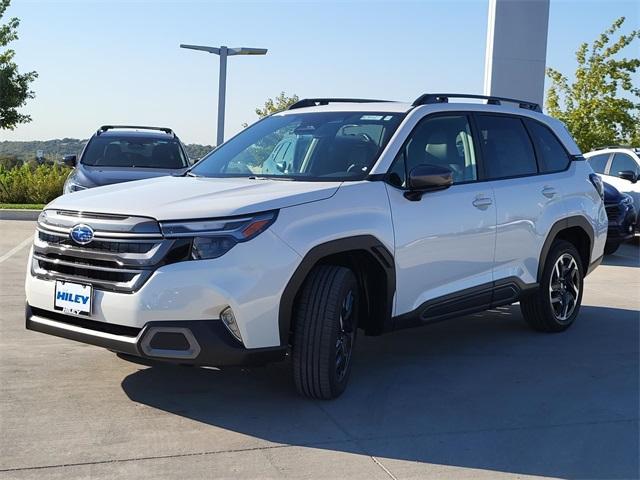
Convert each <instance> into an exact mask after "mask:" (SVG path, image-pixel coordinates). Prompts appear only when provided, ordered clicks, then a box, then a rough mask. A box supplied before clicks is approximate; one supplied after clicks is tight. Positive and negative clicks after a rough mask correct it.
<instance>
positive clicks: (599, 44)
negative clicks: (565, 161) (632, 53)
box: [546, 17, 640, 152]
mask: <svg viewBox="0 0 640 480" xmlns="http://www.w3.org/2000/svg"><path fill="white" fill-rule="evenodd" d="M624 21H625V18H624V17H620V18H618V19H617V20H616V21H615V22H613V24H612V25H611V27H609V28H608V29H607V30H605V32H604V33H602V34H601V35H600V36H599V37H598V38H597V39H596V40H595V41H594V42H593V43H592V44H591V45H589V44H588V43H583V44H582V45H580V48H578V50H577V51H576V59H577V61H578V67H577V69H576V72H575V79H574V81H573V83H570V82H569V80H568V78H567V77H566V76H565V75H563V74H562V73H560V72H559V71H557V70H555V69H553V68H548V69H547V76H548V77H549V78H550V79H551V86H550V87H549V89H548V90H547V103H546V108H547V112H548V113H549V115H551V116H554V117H556V118H558V119H560V120H562V121H563V122H564V123H565V124H566V125H567V128H568V129H569V131H570V132H571V134H572V135H573V137H574V138H575V140H576V142H577V143H578V145H579V146H580V148H581V149H582V150H583V151H585V152H586V151H589V150H592V149H593V148H595V147H598V146H602V145H615V144H621V143H629V142H632V141H638V139H639V137H640V132H639V131H638V128H639V126H638V120H640V103H637V102H636V101H635V100H637V98H639V97H640V88H638V86H637V85H634V84H633V77H632V74H633V73H635V72H636V69H637V68H638V67H640V59H638V58H626V57H621V56H620V55H619V54H620V52H621V51H622V50H623V49H625V48H626V47H628V46H629V45H631V43H632V42H634V41H635V40H637V39H638V38H640V30H633V31H632V32H630V33H629V34H627V35H619V37H618V39H617V40H615V41H614V40H613V38H612V37H614V36H615V35H617V34H619V30H620V28H621V27H622V24H623V23H624ZM636 52H637V50H636Z"/></svg>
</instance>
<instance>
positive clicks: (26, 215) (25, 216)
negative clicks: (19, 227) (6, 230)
mask: <svg viewBox="0 0 640 480" xmlns="http://www.w3.org/2000/svg"><path fill="white" fill-rule="evenodd" d="M41 211H42V210H22V209H19V208H7V209H0V220H27V221H35V220H37V219H38V215H40V212H41Z"/></svg>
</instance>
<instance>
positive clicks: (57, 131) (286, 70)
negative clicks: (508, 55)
mask: <svg viewBox="0 0 640 480" xmlns="http://www.w3.org/2000/svg"><path fill="white" fill-rule="evenodd" d="M514 1H516V0H514ZM487 11H488V0H469V1H461V0H449V1H446V0H440V1H435V0H433V1H430V0H422V1H411V2H409V1H392V0H387V1H384V2H382V1H380V2H378V1H356V0H351V1H328V0H326V1H322V2H317V1H316V2H311V1H304V0H298V1H297V2H281V1H261V2H245V1H234V2H221V1H178V0H172V1H167V0H154V1H151V0H148V1H114V0H111V1H97V0H76V1H65V2H63V1H55V0H49V1H32V0H12V3H11V5H10V7H9V8H8V10H7V12H6V13H5V19H4V21H6V18H9V17H13V16H16V17H18V18H19V19H20V22H21V23H20V28H19V36H20V38H19V40H17V41H15V42H13V43H12V44H11V45H10V46H11V48H13V49H14V50H15V51H16V58H15V60H16V62H17V63H18V65H19V68H20V70H21V71H23V72H26V71H30V70H36V71H37V72H38V74H39V77H38V79H37V80H36V81H35V82H34V83H33V90H34V91H35V93H36V98H35V99H33V100H30V101H29V102H28V104H27V106H26V107H25V108H23V109H22V112H23V113H27V114H30V115H31V116H32V118H33V121H32V122H31V123H28V124H25V125H20V126H18V127H16V129H15V130H13V131H7V130H1V131H0V141H1V140H46V139H52V138H63V137H73V138H88V137H89V136H90V135H91V134H92V133H93V132H94V131H95V130H96V129H97V128H98V127H99V126H100V125H104V124H137V125H154V126H168V127H171V128H173V129H174V130H175V131H176V133H177V134H178V136H179V137H180V138H181V139H182V140H183V141H184V142H185V143H202V144H214V143H215V134H216V117H217V114H216V109H217V92H218V57H217V56H215V55H211V54H208V53H204V52H196V51H190V50H184V49H180V48H179V45H180V44H181V43H187V44H199V45H214V46H220V45H227V46H229V47H260V48H268V49H269V52H268V54H267V55H266V56H236V57H231V58H229V63H228V77H227V81H228V83H227V115H226V129H225V133H226V137H227V138H228V137H229V136H230V135H233V134H234V133H237V132H238V131H239V130H240V129H241V128H242V124H243V123H244V122H248V123H251V122H253V121H255V120H256V115H255V112H254V110H255V108H256V107H259V106H262V104H263V103H264V101H265V100H266V99H267V98H270V97H274V96H276V95H278V94H279V93H280V92H281V91H285V92H286V93H287V94H293V93H295V94H297V95H298V96H300V97H301V98H303V97H325V96H327V97H364V98H385V99H393V100H403V101H413V100H414V99H415V98H416V97H418V96H419V95H420V94H421V93H424V92H428V91H431V92H435V91H447V92H465V93H482V90H483V78H484V57H485V45H486V28H487ZM619 16H625V17H627V21H626V23H625V27H624V30H625V31H629V30H631V29H632V28H638V27H639V26H640V1H638V0H627V1H616V0H611V1H607V0H599V1H595V0H592V1H589V0H582V1H569V0H551V7H550V18H549V37H548V44H547V65H548V66H552V67H554V68H556V69H559V70H560V71H562V72H565V73H569V74H570V73H572V72H573V71H574V69H575V54H574V52H575V50H576V48H577V47H578V45H579V44H580V43H582V42H590V41H592V40H593V39H595V38H596V36H597V35H599V34H600V33H601V32H602V31H603V30H604V29H605V28H607V27H608V26H609V25H610V24H611V23H612V22H613V20H615V19H616V18H617V17H619ZM632 53H633V52H632ZM636 54H637V48H636Z"/></svg>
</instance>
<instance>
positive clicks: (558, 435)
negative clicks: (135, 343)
mask: <svg viewBox="0 0 640 480" xmlns="http://www.w3.org/2000/svg"><path fill="white" fill-rule="evenodd" d="M639 316H640V315H639V313H638V312H637V311H631V310H621V309H614V308H604V307H593V306H583V307H582V310H581V313H580V316H579V318H578V321H577V323H576V325H574V326H573V328H571V329H570V330H569V331H567V332H565V333H563V334H555V335H546V334H540V333H535V332H533V331H531V330H529V329H528V328H527V327H526V326H525V325H524V322H523V321H522V318H521V315H520V311H519V308H518V307H517V305H516V306H511V307H503V308H500V309H496V310H492V311H489V312H484V313H482V314H476V315H472V316H467V317H463V318H460V319H456V320H451V321H449V322H445V323H442V324H436V325H432V326H430V327H425V328H422V329H418V330H406V331H401V332H396V333H393V334H390V335H387V336H383V337H364V336H362V337H360V338H359V339H358V342H359V343H358V351H357V356H356V358H355V364H354V370H353V372H352V377H351V384H350V386H349V388H348V389H347V392H346V393H345V394H344V395H343V396H342V397H341V398H339V399H337V400H335V401H331V402H318V401H310V400H306V399H304V398H301V397H299V396H297V394H296V393H295V391H294V389H293V386H292V382H291V378H290V372H289V367H290V366H289V364H288V363H282V364H277V365H273V366H269V367H264V368H258V369H253V370H240V369H229V370H224V371H223V370H212V369H196V368H186V367H157V368H146V369H141V370H139V371H137V372H136V373H134V374H131V375H130V376H128V377H127V378H125V379H124V381H123V382H122V387H123V389H124V391H125V392H126V394H127V395H128V396H129V397H130V398H131V399H132V400H134V401H136V402H140V403H143V404H146V405H149V406H152V407H155V408H158V409H161V410H164V411H167V412H170V413H173V414H176V415H181V416H184V417H187V418H190V419H193V420H195V421H198V422H203V423H206V424H209V425H212V426H215V427H219V428H223V429H227V430H230V431H235V432H239V433H241V434H245V435H250V436H253V437H256V438H260V439H264V440H267V441H270V442H275V443H280V444H285V445H311V446H313V447H314V448H326V449H330V450H339V451H346V452H354V453H366V454H368V455H373V456H376V457H381V458H383V459H389V460H383V461H385V462H387V461H390V462H392V461H393V459H399V460H409V461H414V462H426V463H433V464H443V465H452V466H460V467H469V468H476V469H484V470H491V471H501V472H511V473H516V474H532V475H548V476H557V477H564V478H637V476H638V473H639V472H638V468H639V467H638V455H637V453H638V449H639V440H638V439H639V436H640V435H639V427H638V405H639V385H638V382H639V376H640V375H639V374H640V372H639V356H638V335H639V328H638V327H639V324H640V320H639ZM390 468H391V470H392V471H393V466H391V467H390Z"/></svg>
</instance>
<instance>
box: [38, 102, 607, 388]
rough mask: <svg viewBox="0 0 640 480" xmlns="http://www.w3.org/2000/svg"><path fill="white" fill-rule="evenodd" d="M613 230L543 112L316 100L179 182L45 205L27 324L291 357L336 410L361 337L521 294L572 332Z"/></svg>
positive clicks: (120, 348) (196, 358) (218, 351)
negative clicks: (587, 284) (591, 276)
mask: <svg viewBox="0 0 640 480" xmlns="http://www.w3.org/2000/svg"><path fill="white" fill-rule="evenodd" d="M458 97H471V98H482V99H484V100H485V101H486V103H449V99H450V98H458ZM514 102H515V105H512V106H508V105H507V104H508V103H514ZM606 234H607V216H606V213H605V210H604V206H603V201H602V184H601V182H600V180H599V178H598V177H597V175H595V174H594V173H593V171H592V170H591V168H590V167H589V164H588V163H587V162H586V161H584V158H583V157H582V155H581V153H580V150H579V149H578V147H577V146H576V144H575V142H574V141H573V140H572V138H571V137H570V135H569V134H568V132H567V130H566V129H565V127H564V126H563V125H562V124H561V123H560V122H559V121H557V120H554V119H553V118H549V117H547V116H545V115H543V114H541V113H540V108H539V107H538V106H537V105H535V104H532V103H528V102H523V101H517V100H512V99H503V98H498V97H480V96H473V95H454V94H425V95H422V96H421V97H420V98H418V99H417V100H416V101H415V102H413V103H412V104H406V103H398V102H384V101H377V100H358V99H307V100H301V101H299V102H298V103H296V104H295V105H293V106H292V107H291V108H290V109H289V110H287V111H285V112H281V113H277V114H274V115H271V116H269V117H267V118H265V119H263V120H260V121H259V122H257V123H256V124H254V125H252V126H251V127H249V128H247V129H245V130H244V131H242V132H241V133H239V134H238V135H236V136H235V137H233V138H232V139H230V140H229V141H227V142H226V143H224V144H222V145H221V146H220V147H218V148H216V149H215V150H214V151H213V152H211V153H210V154H209V155H208V156H206V157H205V158H204V159H202V160H201V161H200V162H198V163H197V164H196V165H195V166H193V167H192V168H191V169H190V170H189V171H188V173H186V174H185V175H184V176H180V177H163V178H153V179H147V180H141V181H136V182H130V183H126V184H121V185H113V186H104V187H99V188H95V189H91V190H85V191H80V192H75V193H71V194H68V195H64V196H62V197H60V198H58V199H56V200H54V201H53V202H52V203H50V204H49V205H47V206H46V208H45V209H44V211H43V212H42V214H41V216H40V218H39V220H38V225H37V232H36V234H35V240H34V245H33V250H32V254H31V256H30V260H29V267H28V274H27V279H26V297H27V306H26V326H27V328H28V329H31V330H35V331H39V332H43V333H47V334H51V335H57V336H60V337H64V338H68V339H72V340H77V341H80V342H85V343H89V344H93V345H98V346H101V347H105V348H107V349H110V350H112V351H115V352H119V353H120V354H125V357H129V358H131V357H142V358H143V359H144V361H149V360H163V361H169V362H176V363H181V364H192V365H200V366H227V365H246V364H264V363H267V362H271V361H276V360H282V359H285V358H287V357H290V362H291V367H292V374H293V379H294V382H295V385H296V387H297V389H298V391H299V392H300V393H302V394H304V395H306V396H309V397H313V398H321V399H328V398H334V397H336V396H338V395H340V394H341V393H342V392H343V391H344V389H345V387H346V384H347V381H348V378H349V373H350V370H351V366H352V363H353V354H354V342H355V340H356V332H357V331H358V329H361V330H362V331H363V332H364V333H365V334H367V335H380V334H383V333H386V332H390V331H393V330H397V329H401V328H406V327H414V326H419V325H426V324H429V323H432V322H436V321H440V320H443V319H445V318H449V317H452V316H456V315H462V314H468V313H471V312H477V311H481V310H485V309H488V308H492V307H496V306H499V305H506V304H511V303H515V302H520V308H521V310H522V314H523V316H524V319H525V320H526V321H527V322H528V323H529V324H530V325H531V326H532V327H533V328H535V329H536V330H541V331H545V332H559V331H562V330H565V329H566V328H568V327H569V326H570V325H571V324H572V323H573V322H574V320H575V319H576V316H577V315H578V311H579V308H580V303H581V299H582V293H583V280H584V277H585V276H586V275H587V274H588V273H589V272H590V271H591V270H592V269H593V268H595V267H596V266H597V265H598V264H599V262H600V261H601V259H602V254H603V248H604V244H605V241H606ZM151 363H153V362H151Z"/></svg>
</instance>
